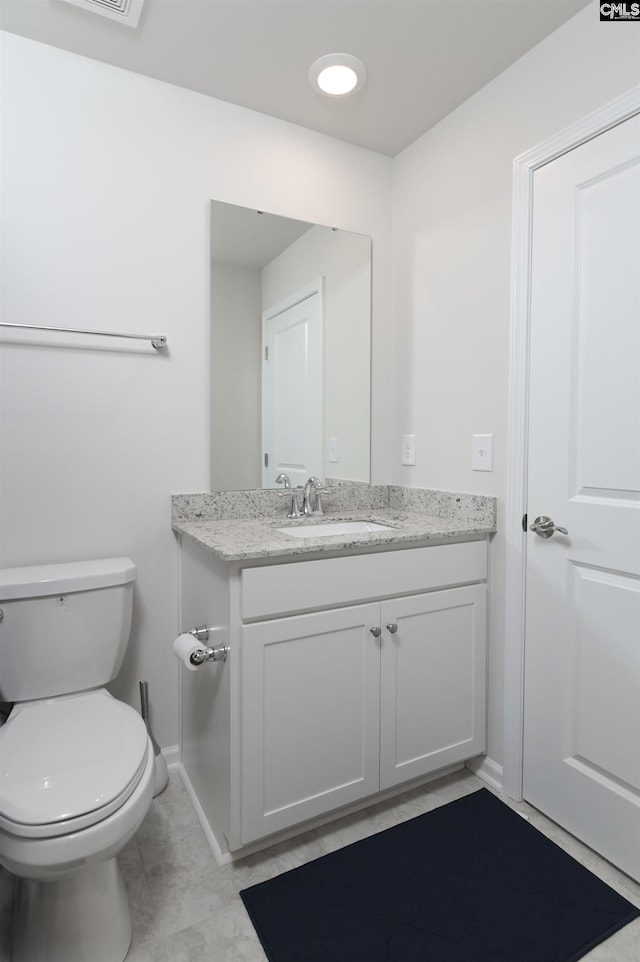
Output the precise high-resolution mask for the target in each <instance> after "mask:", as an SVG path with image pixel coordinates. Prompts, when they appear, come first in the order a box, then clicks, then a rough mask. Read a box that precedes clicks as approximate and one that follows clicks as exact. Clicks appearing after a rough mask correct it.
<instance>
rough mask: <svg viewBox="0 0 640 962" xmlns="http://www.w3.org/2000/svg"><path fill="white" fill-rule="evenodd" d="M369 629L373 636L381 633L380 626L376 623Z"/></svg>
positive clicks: (375, 636) (378, 635) (376, 636)
mask: <svg viewBox="0 0 640 962" xmlns="http://www.w3.org/2000/svg"><path fill="white" fill-rule="evenodd" d="M369 631H370V632H371V634H372V635H373V637H374V638H379V637H380V635H381V634H382V628H378V626H377V625H376V626H375V628H369Z"/></svg>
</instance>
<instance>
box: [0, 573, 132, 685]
mask: <svg viewBox="0 0 640 962" xmlns="http://www.w3.org/2000/svg"><path fill="white" fill-rule="evenodd" d="M135 577H136V566H135V565H134V563H133V561H131V559H130V558H106V559H103V560H100V561H76V562H71V563H67V564H50V565H39V566H35V567H24V568H4V569H0V610H1V611H2V616H1V620H0V700H1V701H7V702H22V701H30V700H32V699H34V698H53V697H55V696H56V695H65V694H70V693H71V692H76V691H86V690H87V689H89V688H99V687H102V686H103V685H106V684H107V683H108V682H110V681H111V680H112V679H114V678H115V677H116V675H117V674H118V672H119V670H120V666H121V664H122V659H123V658H124V654H125V651H126V650H127V644H128V642H129V633H130V631H131V609H132V601H133V582H134V581H135Z"/></svg>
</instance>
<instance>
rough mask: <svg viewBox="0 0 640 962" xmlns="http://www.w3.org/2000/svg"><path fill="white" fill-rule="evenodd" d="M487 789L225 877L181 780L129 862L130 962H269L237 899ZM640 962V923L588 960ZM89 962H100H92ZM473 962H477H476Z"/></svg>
mask: <svg viewBox="0 0 640 962" xmlns="http://www.w3.org/2000/svg"><path fill="white" fill-rule="evenodd" d="M480 787H482V783H481V782H480V781H479V780H478V779H477V778H476V777H475V775H472V774H471V773H470V772H468V771H466V770H463V771H460V772H456V773H454V774H453V775H449V776H447V777H446V778H443V779H441V780H440V781H437V782H432V783H431V784H429V785H426V786H424V787H422V788H420V789H413V790H411V791H409V792H406V793H405V794H404V795H401V796H399V797H398V798H396V799H395V800H394V801H388V802H382V803H379V804H377V805H375V806H373V807H371V808H369V809H367V810H366V811H364V812H360V813H358V814H355V815H349V816H346V817H345V818H342V819H339V820H338V821H336V822H333V823H332V824H331V825H327V826H324V827H323V828H320V829H314V830H313V831H310V832H307V833H306V834H305V835H302V836H300V837H298V838H296V839H293V840H290V841H288V842H283V843H281V844H280V845H277V846H274V847H273V848H271V849H269V850H267V851H265V852H262V853H260V854H258V855H253V856H251V857H249V858H247V859H244V860H243V861H242V862H239V863H238V864H236V865H227V866H224V867H223V868H219V867H218V866H217V865H216V863H215V860H214V858H213V856H212V854H211V852H210V849H209V847H208V845H207V843H206V841H205V839H204V836H203V834H202V831H201V829H200V826H199V824H198V822H197V819H196V817H195V815H194V812H193V809H192V807H191V804H190V802H189V798H188V796H187V794H186V792H185V790H184V788H183V785H182V781H181V779H180V776H179V774H178V773H177V772H172V773H171V778H170V781H169V785H168V787H167V788H166V790H165V791H164V792H163V793H162V794H161V795H159V796H158V798H156V799H154V801H153V803H152V806H151V810H150V812H149V815H148V816H147V818H146V820H145V822H144V824H143V825H142V827H141V828H140V830H139V832H138V834H137V835H136V837H135V839H133V840H132V842H131V843H130V844H129V845H128V846H127V848H126V849H125V851H124V852H123V853H122V855H121V857H120V865H121V869H122V873H123V876H124V878H125V881H126V884H127V888H128V890H129V899H130V903H131V910H132V916H133V941H132V944H131V949H130V951H129V954H128V956H127V962H265V960H266V956H265V954H264V952H263V951H262V948H261V946H260V943H259V941H258V938H257V936H256V935H255V932H254V930H253V927H252V925H251V923H250V921H249V917H248V916H247V914H246V912H245V909H244V906H243V904H242V902H241V900H240V898H239V896H238V892H239V890H240V889H242V888H245V887H246V886H247V885H252V884H253V883H254V882H261V881H263V880H265V879H268V878H271V877H272V876H273V875H277V874H279V873H280V872H284V871H286V870H287V869H290V868H294V867H296V866H297V865H300V864H302V863H303V862H305V861H308V860H309V859H312V858H317V857H318V856H320V855H324V854H325V853H327V852H330V851H334V850H335V849H337V848H340V847H341V846H343V845H346V844H348V843H349V842H353V841H356V840H358V839H360V838H364V837H366V836H367V835H370V834H372V833H374V832H379V831H382V830H383V829H385V828H389V827H390V826H391V825H394V824H396V823H397V822H399V821H403V820H405V819H408V818H413V817H414V816H416V815H420V814H422V812H425V811H429V810H430V809H432V808H436V807H437V806H439V805H442V804H444V803H445V802H449V801H452V800H453V799H454V798H460V797H461V796H462V795H466V794H468V793H469V792H472V791H475V790H476V789H477V788H480ZM513 807H515V808H517V809H519V810H520V811H523V812H525V813H526V814H528V815H529V816H530V820H531V823H532V824H533V825H535V826H536V828H539V829H540V830H541V831H543V832H544V833H545V834H546V835H548V836H549V837H550V838H552V839H553V840H554V841H555V842H557V843H558V844H559V845H561V846H562V848H564V849H566V850H567V851H568V852H569V853H570V854H571V855H573V856H574V858H576V859H577V860H578V861H579V862H582V863H583V864H584V865H585V866H587V868H589V869H590V870H591V871H593V872H594V873H595V874H596V875H598V876H600V877H601V878H602V879H604V880H605V881H606V882H608V884H609V885H611V886H612V887H613V888H614V889H616V890H617V891H619V892H620V893H621V894H622V895H624V896H625V897H626V898H628V899H629V900H630V901H631V902H633V903H634V904H636V905H638V906H640V886H639V885H636V884H635V883H633V882H632V881H631V880H630V879H629V878H628V877H627V876H625V875H622V874H621V873H620V872H618V871H616V870H615V869H614V868H613V867H612V866H611V865H609V863H607V862H605V861H604V860H603V859H601V858H599V857H598V856H597V855H595V854H594V853H593V852H592V851H590V850H589V849H587V848H586V847H585V846H584V845H581V844H580V843H579V842H577V841H576V840H575V839H573V838H572V837H571V836H569V835H567V834H566V832H563V831H562V830H561V829H559V828H558V827H557V826H556V825H554V824H553V823H552V822H550V821H549V820H548V819H546V818H544V816H542V815H540V814H539V813H538V812H536V811H535V810H533V809H531V808H530V807H529V806H527V805H525V804H521V805H514V806H513ZM11 903H12V879H11V876H9V875H8V873H6V872H4V870H2V869H0V962H8V960H9V958H10V956H9V949H8V938H9V924H10V917H11ZM584 958H585V960H586V962H638V959H640V919H639V920H636V921H635V922H633V923H631V924H630V925H628V926H626V928H624V929H622V930H621V931H620V932H618V933H616V935H614V936H613V937H612V938H611V939H608V940H607V941H606V942H604V943H603V944H602V945H600V946H598V947H597V948H595V949H594V950H593V951H592V952H590V953H589V955H587V956H585V957H584ZM86 962H91V960H90V959H87V960H86ZM469 962H473V960H469Z"/></svg>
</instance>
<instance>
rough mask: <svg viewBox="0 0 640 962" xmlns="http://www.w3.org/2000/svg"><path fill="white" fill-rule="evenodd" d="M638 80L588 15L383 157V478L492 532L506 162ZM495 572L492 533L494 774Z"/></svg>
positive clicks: (498, 729) (500, 553)
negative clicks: (386, 296) (483, 500)
mask: <svg viewBox="0 0 640 962" xmlns="http://www.w3.org/2000/svg"><path fill="white" fill-rule="evenodd" d="M638 82H640V40H639V38H638V31H637V30H628V29H620V30H611V29H610V26H609V24H600V22H599V19H598V5H597V4H592V5H590V6H589V7H588V8H586V9H585V10H584V11H582V12H581V13H580V14H578V16H577V17H575V18H573V19H572V20H570V21H569V22H568V23H567V24H566V25H564V26H563V27H561V28H560V29H559V30H558V31H557V32H556V33H554V34H553V35H552V36H550V37H549V38H547V39H546V40H545V41H543V42H542V43H541V44H540V45H539V46H538V47H536V48H535V49H534V50H532V51H531V52H530V53H529V54H527V55H526V56H525V57H523V58H522V59H521V60H519V61H518V62H517V63H515V64H514V65H513V66H512V67H510V68H509V69H508V70H507V71H506V72H505V73H503V74H502V75H501V76H500V77H498V78H497V79H496V80H495V81H493V82H492V83H490V84H489V85H488V86H486V87H485V88H484V89H483V90H481V91H480V92H479V93H478V94H477V95H475V96H474V97H472V98H471V99H470V100H468V101H467V102H466V103H464V104H463V105H462V106H461V107H460V108H459V109H458V110H456V111H455V112H454V113H452V114H450V115H449V117H447V118H446V119H445V120H444V121H442V122H441V123H440V124H439V125H438V126H437V127H435V128H434V129H432V130H431V131H430V132H428V133H427V134H425V135H424V136H423V137H421V138H420V139H419V140H418V141H416V142H415V143H414V144H412V145H411V146H410V147H409V148H408V149H407V150H405V151H404V152H403V153H402V154H400V155H399V156H398V157H397V158H395V160H394V164H393V218H394V222H393V265H394V266H393V291H394V294H393V297H394V303H393V331H394V337H393V346H394V357H393V362H392V366H391V376H392V380H393V385H394V388H393V395H394V396H393V413H392V418H391V425H390V443H391V448H390V464H391V471H390V476H391V480H392V481H395V482H396V483H400V484H409V485H426V486H429V487H435V488H444V489H448V490H460V491H470V492H476V493H480V494H491V495H497V496H498V498H499V504H500V506H499V519H498V525H499V529H500V528H501V526H503V525H504V515H503V510H502V508H503V504H504V500H505V494H506V490H507V477H506V464H507V450H506V447H507V417H508V376H509V367H508V351H509V297H510V247H511V188H512V162H513V159H514V157H516V156H518V155H519V154H521V153H523V152H524V151H526V150H528V149H529V148H532V147H534V146H536V144H538V143H540V142H541V141H543V140H545V139H547V138H549V137H550V136H552V135H553V134H555V133H556V132H558V131H559V130H561V129H563V128H564V127H565V126H568V125H569V124H571V123H573V122H575V121H577V120H579V119H580V118H581V117H583V116H585V115H586V114H588V113H589V112H591V111H593V110H595V109H596V108H597V107H599V106H601V105H603V104H604V103H607V102H608V101H609V100H611V99H613V98H614V97H616V96H618V95H619V94H621V93H623V92H624V91H626V90H627V89H629V88H630V87H632V86H633V85H634V84H636V83H638ZM474 432H479V433H493V434H495V467H494V471H493V473H478V472H472V471H471V435H472V434H473V433H474ZM403 433H415V434H416V435H417V464H416V467H415V468H407V467H404V468H403V467H400V465H399V461H400V436H401V434H403ZM523 510H524V506H523ZM504 567H505V562H504V530H499V532H498V535H497V537H496V538H495V539H494V543H493V546H492V555H491V589H492V590H491V613H490V620H491V626H490V680H489V705H490V712H489V755H490V756H491V757H492V758H493V759H494V760H495V761H496V762H498V763H501V761H502V726H503V717H502V707H503V673H502V668H503V646H504V624H503V609H504V591H503V588H502V585H503V580H504Z"/></svg>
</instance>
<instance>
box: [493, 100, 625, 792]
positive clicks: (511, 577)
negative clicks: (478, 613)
mask: <svg viewBox="0 0 640 962" xmlns="http://www.w3.org/2000/svg"><path fill="white" fill-rule="evenodd" d="M638 113H640V86H638V87H634V88H632V89H631V90H630V91H628V92H627V93H626V94H624V95H622V96H621V97H618V98H617V99H616V100H613V101H611V103H609V104H606V105H605V106H604V107H601V108H600V109H598V110H596V111H594V112H593V113H592V114H590V115H589V116H588V117H586V118H584V119H583V120H581V121H579V122H578V123H575V124H572V125H570V126H569V127H567V128H566V129H565V130H563V131H561V132H560V133H559V134H557V135H555V136H554V137H551V138H550V139H549V140H546V141H544V142H543V143H542V144H539V145H538V146H536V147H534V148H533V149H532V150H529V151H527V152H526V153H524V154H521V155H520V156H519V157H516V158H515V160H514V162H513V214H512V252H511V333H510V359H509V369H510V385H511V387H510V398H509V428H508V438H509V440H508V452H509V457H508V478H507V504H506V557H507V561H508V563H507V570H506V576H505V655H504V681H505V685H504V736H503V751H504V756H503V783H502V790H503V791H504V792H505V794H506V795H508V796H509V797H510V798H513V799H516V800H518V801H519V800H521V799H522V775H523V734H524V640H525V605H524V600H525V574H526V534H525V532H524V531H523V530H522V515H523V513H524V511H525V510H526V505H527V474H528V463H527V452H528V410H529V333H530V294H531V254H532V222H533V217H532V214H533V180H534V174H535V172H536V170H538V169H539V168H540V167H542V166H544V165H545V164H548V163H550V162H551V161H553V160H555V159H556V158H558V157H560V156H562V155H563V154H565V153H567V152H568V151H570V150H573V149H574V148H575V147H579V146H580V145H581V144H583V143H586V141H588V140H591V139H592V138H593V137H597V136H598V135H599V134H602V133H604V132H605V131H606V130H609V129H610V128H611V127H614V126H616V125H617V124H620V123H623V122H624V121H625V120H628V119H629V118H630V117H633V116H635V115H636V114H638Z"/></svg>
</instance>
